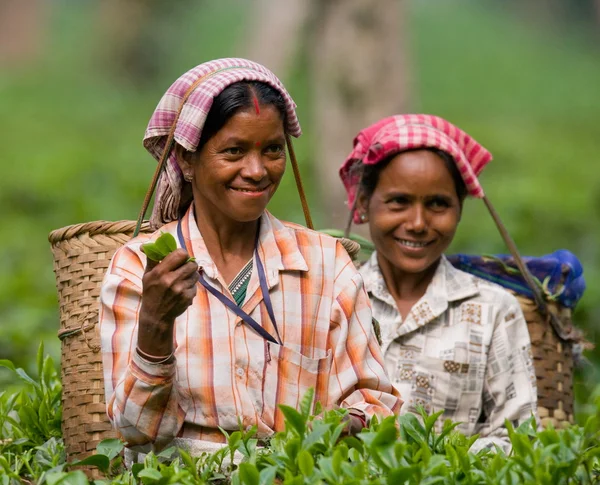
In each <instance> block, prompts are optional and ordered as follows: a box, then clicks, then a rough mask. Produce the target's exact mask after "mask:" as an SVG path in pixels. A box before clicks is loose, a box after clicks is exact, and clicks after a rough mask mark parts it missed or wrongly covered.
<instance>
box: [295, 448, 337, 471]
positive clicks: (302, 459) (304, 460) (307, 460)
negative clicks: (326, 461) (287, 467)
mask: <svg viewBox="0 0 600 485" xmlns="http://www.w3.org/2000/svg"><path fill="white" fill-rule="evenodd" d="M334 460H335V458H334ZM298 468H299V469H300V472H301V473H302V474H303V475H304V476H305V477H309V476H311V475H312V474H313V472H314V469H315V461H314V460H313V457H312V455H311V454H310V453H309V452H308V451H306V450H302V451H301V452H300V453H298Z"/></svg>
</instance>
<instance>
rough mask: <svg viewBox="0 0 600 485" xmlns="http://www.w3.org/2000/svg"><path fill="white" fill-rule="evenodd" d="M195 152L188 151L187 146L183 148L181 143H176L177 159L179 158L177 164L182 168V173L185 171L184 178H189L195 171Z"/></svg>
mask: <svg viewBox="0 0 600 485" xmlns="http://www.w3.org/2000/svg"><path fill="white" fill-rule="evenodd" d="M193 156H194V154H193V153H192V152H188V151H187V150H186V149H185V148H183V147H182V146H181V145H180V144H179V143H176V144H175V160H177V165H179V168H180V169H181V173H183V178H184V179H185V180H188V179H189V178H190V177H191V176H192V173H193V164H192V160H193Z"/></svg>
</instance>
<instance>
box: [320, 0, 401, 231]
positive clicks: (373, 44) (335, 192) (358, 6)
mask: <svg viewBox="0 0 600 485" xmlns="http://www.w3.org/2000/svg"><path fill="white" fill-rule="evenodd" d="M404 6H405V3H404V2H403V1H402V0H400V1H398V0H339V1H336V0H333V1H332V0H322V1H321V2H320V3H319V7H320V11H319V12H318V18H319V23H318V25H316V26H315V27H316V28H315V35H314V36H313V44H312V55H311V56H310V58H311V60H312V61H313V69H312V73H313V90H314V96H315V101H314V110H313V112H314V114H315V119H314V122H313V124H312V129H313V130H314V132H315V133H316V134H317V141H316V142H317V147H318V150H317V154H318V157H317V167H316V168H317V173H318V180H319V182H320V184H321V196H322V206H321V208H322V210H323V214H326V223H327V224H328V225H333V226H335V227H338V228H342V227H344V226H345V223H346V220H347V218H348V208H347V207H346V204H345V200H346V195H345V191H344V188H343V186H342V184H341V182H340V179H339V176H338V169H339V166H340V165H341V163H342V162H343V160H344V159H345V157H346V156H347V155H348V153H349V152H350V150H351V148H352V141H353V139H354V137H355V136H356V134H357V133H358V131H359V130H361V129H362V128H365V127H366V126H368V125H370V124H372V123H374V122H375V121H377V120H378V119H380V118H383V117H385V116H389V115H393V114H397V113H402V112H405V110H406V109H407V105H408V83H409V78H408V75H407V72H408V70H407V48H406V47H407V46H406V37H407V36H406V25H405V24H406V22H405V21H404V20H405V16H404V10H405V9H404ZM360 232H363V233H364V230H363V231H360Z"/></svg>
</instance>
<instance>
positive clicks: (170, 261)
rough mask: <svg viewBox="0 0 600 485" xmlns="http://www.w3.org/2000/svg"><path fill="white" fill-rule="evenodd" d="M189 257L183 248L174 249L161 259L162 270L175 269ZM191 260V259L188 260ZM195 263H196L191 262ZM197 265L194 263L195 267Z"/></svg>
mask: <svg viewBox="0 0 600 485" xmlns="http://www.w3.org/2000/svg"><path fill="white" fill-rule="evenodd" d="M188 259H190V255H189V254H188V252H187V251H186V250H185V249H181V248H179V249H176V250H175V251H173V252H172V253H170V254H168V255H167V256H166V257H165V259H163V260H162V261H161V269H162V271H165V272H167V271H175V270H177V269H178V268H179V267H181V266H183V265H185V264H186V263H187V262H188ZM190 262H191V261H190ZM191 263H193V262H191ZM193 264H195V265H196V263H193ZM197 266H198V265H196V267H197Z"/></svg>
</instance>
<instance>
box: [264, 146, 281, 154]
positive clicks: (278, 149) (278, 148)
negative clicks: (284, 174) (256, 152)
mask: <svg viewBox="0 0 600 485" xmlns="http://www.w3.org/2000/svg"><path fill="white" fill-rule="evenodd" d="M283 151H284V147H283V145H281V144H277V143H273V144H272V145H269V146H268V147H266V148H265V153H269V154H275V155H281V154H282V153H283Z"/></svg>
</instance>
